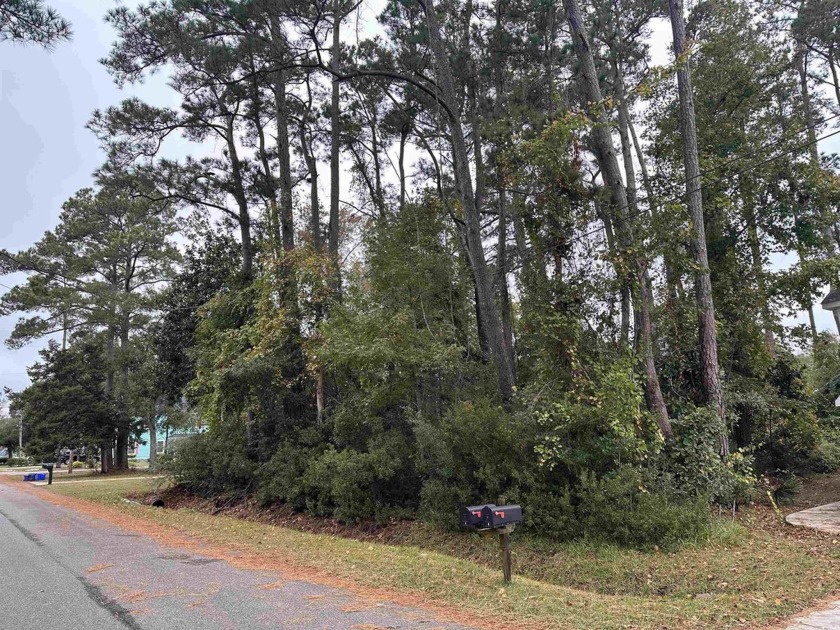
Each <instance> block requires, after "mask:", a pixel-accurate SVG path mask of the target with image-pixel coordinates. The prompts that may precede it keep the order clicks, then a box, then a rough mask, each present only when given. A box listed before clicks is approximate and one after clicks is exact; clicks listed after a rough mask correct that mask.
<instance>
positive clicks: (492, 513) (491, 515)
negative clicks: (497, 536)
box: [481, 505, 522, 529]
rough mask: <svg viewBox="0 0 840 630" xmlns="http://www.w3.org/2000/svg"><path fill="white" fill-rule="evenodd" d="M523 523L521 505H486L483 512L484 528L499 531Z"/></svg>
mask: <svg viewBox="0 0 840 630" xmlns="http://www.w3.org/2000/svg"><path fill="white" fill-rule="evenodd" d="M521 522H522V506H519V505H485V506H484V507H483V508H482V510H481V523H482V525H481V526H482V527H489V528H491V529H498V528H499V527H504V526H505V525H514V524H516V523H521Z"/></svg>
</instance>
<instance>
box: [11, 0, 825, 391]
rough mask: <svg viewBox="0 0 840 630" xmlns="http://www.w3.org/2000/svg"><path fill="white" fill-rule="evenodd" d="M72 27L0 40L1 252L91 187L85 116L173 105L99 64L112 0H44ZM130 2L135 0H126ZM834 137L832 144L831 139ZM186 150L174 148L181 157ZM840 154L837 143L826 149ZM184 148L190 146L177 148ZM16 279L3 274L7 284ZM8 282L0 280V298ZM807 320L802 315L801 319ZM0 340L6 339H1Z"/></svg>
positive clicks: (16, 368)
mask: <svg viewBox="0 0 840 630" xmlns="http://www.w3.org/2000/svg"><path fill="white" fill-rule="evenodd" d="M49 4H50V5H52V6H53V7H54V8H55V9H57V10H58V11H59V12H60V13H61V14H62V15H63V16H64V17H65V18H67V19H68V20H70V22H71V23H72V24H73V32H74V36H73V41H72V42H69V43H67V42H64V43H61V44H58V45H57V47H56V49H55V50H54V51H52V52H47V51H44V50H43V49H40V48H36V47H21V46H16V45H13V44H10V43H8V42H7V43H3V44H0V138H2V146H3V149H4V151H3V158H2V168H0V191H2V197H0V248H5V249H8V250H11V251H17V250H21V249H24V248H27V247H29V246H31V245H32V244H33V243H34V242H35V241H37V240H38V239H39V238H40V237H41V235H42V234H43V233H44V231H46V230H49V229H52V228H54V227H55V224H56V222H57V220H58V215H59V211H60V209H61V204H62V203H63V202H64V201H65V200H66V199H68V198H69V197H70V196H71V195H73V193H75V192H76V191H77V190H79V189H80V188H84V187H86V186H90V185H91V173H92V172H93V171H94V170H95V169H96V167H97V166H99V165H100V163H101V162H102V160H103V157H104V156H103V154H102V152H101V151H100V150H99V147H98V145H97V142H96V140H95V139H94V137H93V136H92V134H91V133H90V132H88V131H87V130H86V129H85V123H86V122H87V120H88V119H89V117H90V114H91V112H92V111H93V110H94V109H97V108H104V107H107V106H109V105H114V104H117V103H119V101H121V100H122V99H123V98H126V97H127V96H130V95H136V96H139V97H141V98H143V99H144V100H146V101H149V102H151V103H153V104H155V105H162V106H163V105H176V104H177V99H176V95H175V94H174V92H173V91H172V90H171V89H170V88H169V87H168V86H167V85H166V83H165V77H163V76H155V77H152V78H151V79H149V80H147V81H146V82H145V83H144V84H143V85H140V86H136V87H129V88H127V89H125V90H119V89H118V88H117V87H116V86H115V85H114V83H113V81H112V80H111V77H110V76H109V75H108V73H107V72H106V71H105V69H104V68H103V67H102V66H101V65H100V63H99V59H101V58H102V57H104V56H105V55H106V54H107V52H108V50H109V47H110V44H111V42H112V41H113V40H114V32H113V31H112V29H111V28H110V27H109V26H108V25H107V24H105V23H104V21H103V19H102V18H103V15H104V14H105V11H106V10H107V9H108V8H109V7H111V6H113V5H114V3H113V2H110V1H108V0H73V1H72V2H68V1H64V0H50V2H49ZM129 4H134V2H130V3H129ZM654 37H655V39H656V41H655V42H654V44H655V46H654V48H655V57H661V58H662V59H663V60H664V59H665V58H666V57H667V53H666V50H667V44H668V39H669V38H670V31H669V29H668V28H667V24H665V23H664V22H663V23H661V24H659V25H657V28H655V30H654ZM833 140H835V141H836V140H837V137H835V138H834V139H833ZM181 148H182V147H177V146H176V148H175V149H174V150H175V151H176V152H177V153H180V152H181V151H180V149H181ZM821 148H822V149H823V150H833V151H838V150H840V142H833V143H832V144H830V145H827V146H822V147H821ZM183 150H186V147H185V146H184V147H183ZM17 280H19V279H17V278H14V277H6V278H0V283H2V284H3V285H12V284H14V283H15V282H16V281H17ZM5 291H6V288H5V287H4V286H1V285H0V294H2V293H4V292H5ZM818 318H819V319H818V321H819V324H820V326H821V328H827V329H828V328H830V327H833V323H832V319H831V317H830V315H829V314H828V313H823V312H821V311H820V312H818ZM15 319H16V316H14V317H6V318H0V340H2V341H5V339H6V338H7V337H8V336H9V333H10V332H11V329H12V326H13V324H14V321H15ZM802 321H806V320H802ZM0 343H2V342H1V341H0ZM43 345H44V344H43V342H36V343H34V344H30V345H29V346H27V347H25V348H22V349H20V350H10V349H8V348H6V347H5V345H0V387H2V386H9V387H11V388H12V389H15V390H19V389H21V388H23V387H25V386H26V384H27V383H28V378H27V376H26V366H27V365H29V364H31V363H32V362H33V361H34V360H35V359H36V358H37V351H38V349H39V348H41V347H42V346H43Z"/></svg>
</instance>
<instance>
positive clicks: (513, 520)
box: [461, 503, 523, 584]
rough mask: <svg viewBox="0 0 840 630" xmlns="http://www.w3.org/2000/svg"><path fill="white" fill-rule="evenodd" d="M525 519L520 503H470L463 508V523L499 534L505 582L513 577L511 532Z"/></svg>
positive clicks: (480, 531) (481, 530)
mask: <svg viewBox="0 0 840 630" xmlns="http://www.w3.org/2000/svg"><path fill="white" fill-rule="evenodd" d="M522 521H523V518H522V507H521V506H519V505H495V504H493V503H487V504H484V505H469V506H467V507H463V508H461V524H462V525H463V526H464V527H469V528H471V529H475V530H477V531H478V533H479V534H482V535H493V534H498V535H499V547H500V549H501V552H502V572H503V574H504V578H505V583H506V584H507V583H510V581H511V577H512V570H511V558H510V534H511V532H513V530H514V529H515V528H516V525H517V524H518V523H521V522H522Z"/></svg>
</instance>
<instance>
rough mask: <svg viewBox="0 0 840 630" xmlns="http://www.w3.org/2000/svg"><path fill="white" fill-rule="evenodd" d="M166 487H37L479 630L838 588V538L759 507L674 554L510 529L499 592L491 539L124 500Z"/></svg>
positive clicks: (689, 616) (743, 603)
mask: <svg viewBox="0 0 840 630" xmlns="http://www.w3.org/2000/svg"><path fill="white" fill-rule="evenodd" d="M165 481H166V480H163V479H149V478H148V477H145V478H144V477H135V478H133V479H131V480H128V479H119V478H115V479H113V480H108V481H103V482H99V483H95V484H94V483H90V484H86V483H78V484H58V485H53V486H52V487H50V488H49V490H50V491H52V492H55V493H58V494H62V495H65V496H68V497H74V498H78V499H85V500H89V501H93V502H96V503H99V504H105V505H106V506H110V507H109V509H112V510H118V511H119V513H120V514H122V515H126V514H127V515H130V516H132V517H134V518H136V519H139V520H140V521H141V522H142V521H145V522H150V523H154V524H157V525H162V526H165V527H169V528H172V529H174V530H176V531H178V532H180V533H183V534H187V535H190V536H193V537H196V538H198V539H199V540H201V541H204V542H206V543H208V544H210V545H213V546H216V547H220V548H224V549H228V550H231V551H232V552H234V553H235V554H236V556H237V557H238V558H240V559H241V558H251V559H252V561H253V562H255V563H258V566H260V567H262V568H266V569H271V568H279V569H283V568H287V567H297V568H301V569H305V570H309V571H312V572H315V573H318V574H327V575H328V576H330V577H331V578H336V579H338V580H339V581H343V582H344V583H352V584H353V585H355V586H357V587H360V588H364V589H375V590H385V591H392V592H393V591H398V592H402V593H409V594H412V595H414V596H416V597H419V598H420V599H422V601H425V602H427V603H430V604H433V605H436V606H439V607H444V608H449V609H450V610H454V611H457V612H458V613H459V614H457V615H456V617H457V618H459V619H461V620H467V621H468V620H469V619H474V620H475V621H476V622H477V623H478V622H479V621H480V622H481V625H483V623H484V621H486V619H487V617H488V616H493V615H497V616H498V620H499V621H500V622H501V621H504V622H505V623H506V625H513V626H514V627H517V628H527V627H534V628H557V629H583V628H587V629H588V628H593V629H594V628H598V629H601V628H603V629H613V628H615V629H618V628H639V629H654V628H657V629H659V628H710V627H713V628H731V627H744V626H752V627H758V626H761V625H764V624H766V623H770V622H772V621H774V620H777V619H779V618H782V617H786V616H789V615H791V614H793V613H796V612H798V611H800V610H802V609H804V608H806V607H808V606H810V605H813V604H815V603H816V602H817V601H818V600H819V599H821V598H824V597H826V596H828V595H830V594H831V593H832V592H834V591H836V590H837V589H838V588H840V543H838V540H836V539H833V538H832V537H831V536H830V535H826V534H821V533H819V532H812V531H810V530H804V529H798V528H793V527H790V526H787V525H784V524H783V523H781V522H780V521H779V519H778V518H777V516H776V515H775V514H774V513H773V511H772V510H771V509H769V508H766V507H762V506H757V507H755V508H752V509H750V510H745V511H744V512H743V513H742V514H741V515H740V516H739V520H738V522H734V523H733V522H732V521H731V520H730V519H719V520H717V521H716V522H715V526H714V529H713V535H712V538H711V540H709V541H706V542H704V543H702V544H701V543H697V544H690V545H685V546H684V547H683V548H682V549H680V550H678V551H675V552H672V553H662V552H651V553H644V552H638V551H632V550H627V549H622V548H617V547H613V546H606V545H599V544H589V543H573V544H560V543H552V542H548V541H545V540H541V539H539V538H535V537H531V536H525V535H522V534H520V533H516V534H514V536H513V554H514V555H513V563H514V582H513V584H512V585H510V586H507V587H504V586H503V584H502V581H501V571H500V569H499V566H498V564H499V557H498V543H497V541H496V540H495V539H493V538H489V539H485V538H481V537H479V536H477V535H474V534H460V533H459V534H453V533H448V532H442V531H440V530H437V529H435V528H432V527H429V526H425V525H423V524H420V523H416V524H412V525H411V526H410V527H408V528H406V529H405V533H404V535H403V536H402V539H401V540H400V541H399V543H400V544H398V545H391V544H379V543H375V542H371V541H358V540H352V539H348V538H341V537H337V536H331V535H326V534H315V533H309V532H303V531H297V530H294V529H290V528H286V527H277V526H273V525H267V524H263V523H259V522H253V521H250V520H242V519H237V518H231V517H227V516H220V515H217V516H212V515H210V514H206V513H203V512H199V511H196V510H193V509H172V510H170V509H155V508H150V507H147V506H143V505H139V504H132V503H126V502H125V501H124V500H123V499H124V498H125V497H126V496H130V495H131V496H134V495H137V494H141V493H144V492H157V491H159V490H160V489H161V488H162V487H163V486H162V484H161V482H165Z"/></svg>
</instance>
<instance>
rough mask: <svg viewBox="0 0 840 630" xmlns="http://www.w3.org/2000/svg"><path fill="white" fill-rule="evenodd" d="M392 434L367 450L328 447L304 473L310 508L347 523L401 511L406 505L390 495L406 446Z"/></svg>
mask: <svg viewBox="0 0 840 630" xmlns="http://www.w3.org/2000/svg"><path fill="white" fill-rule="evenodd" d="M389 437H390V439H388V438H386V439H384V440H382V441H381V443H380V444H377V445H374V446H373V448H371V450H370V451H369V452H366V453H362V452H359V451H356V450H354V449H349V448H348V449H344V450H342V451H338V450H336V449H335V447H333V446H329V447H327V448H326V450H325V451H324V452H323V454H321V455H320V456H319V457H318V458H316V459H314V460H312V461H311V462H310V464H309V466H307V468H306V471H305V472H304V474H303V479H302V483H303V486H304V489H305V493H306V508H307V509H308V510H309V511H310V512H312V513H313V514H316V515H319V516H334V517H335V518H337V519H338V520H339V521H341V522H344V523H349V522H355V521H359V520H361V519H363V518H366V517H369V516H375V517H377V518H378V519H384V518H386V517H388V516H390V515H392V514H393V513H394V511H395V510H399V508H400V507H402V506H400V505H399V503H392V502H391V501H389V498H388V494H389V487H390V486H392V485H393V482H394V481H395V480H396V478H397V477H398V473H399V471H400V469H401V468H402V466H403V462H402V461H401V457H400V455H401V454H402V452H403V450H404V449H402V448H401V447H400V445H399V444H398V441H399V439H398V438H396V436H393V435H391V436H389Z"/></svg>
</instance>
